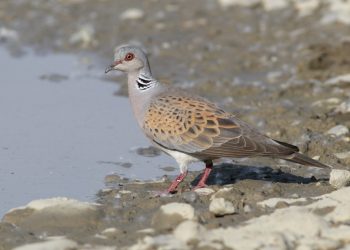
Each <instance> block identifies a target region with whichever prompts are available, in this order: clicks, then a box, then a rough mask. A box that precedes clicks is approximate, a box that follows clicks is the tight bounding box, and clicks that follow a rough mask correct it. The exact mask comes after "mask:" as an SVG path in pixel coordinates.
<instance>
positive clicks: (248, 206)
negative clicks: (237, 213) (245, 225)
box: [243, 204, 252, 213]
mask: <svg viewBox="0 0 350 250" xmlns="http://www.w3.org/2000/svg"><path fill="white" fill-rule="evenodd" d="M243 211H244V212H245V213H250V212H251V211H252V207H251V206H250V205H248V204H246V205H244V207H243Z"/></svg>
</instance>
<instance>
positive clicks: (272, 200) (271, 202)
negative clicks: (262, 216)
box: [257, 198, 307, 208]
mask: <svg viewBox="0 0 350 250" xmlns="http://www.w3.org/2000/svg"><path fill="white" fill-rule="evenodd" d="M305 201H307V199H306V198H290V199H288V198H270V199H267V200H263V201H260V202H258V203H257V205H258V206H261V207H270V208H275V207H276V206H277V205H278V204H279V203H280V204H281V203H285V204H288V205H291V204H293V203H296V202H305Z"/></svg>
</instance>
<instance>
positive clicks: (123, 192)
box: [119, 190, 132, 194]
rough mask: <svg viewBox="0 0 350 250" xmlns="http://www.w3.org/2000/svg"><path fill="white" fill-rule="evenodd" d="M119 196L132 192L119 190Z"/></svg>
mask: <svg viewBox="0 0 350 250" xmlns="http://www.w3.org/2000/svg"><path fill="white" fill-rule="evenodd" d="M119 193H120V194H131V193H132V192H131V191H130V190H120V191H119Z"/></svg>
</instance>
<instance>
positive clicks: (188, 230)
mask: <svg viewBox="0 0 350 250" xmlns="http://www.w3.org/2000/svg"><path fill="white" fill-rule="evenodd" d="M204 231H205V228H204V227H203V226H202V225H201V224H199V223H198V222H195V221H191V220H186V221H184V222H182V223H181V224H180V225H178V226H177V227H176V228H175V230H174V236H175V238H176V239H178V240H180V241H183V242H185V243H188V242H190V241H198V240H199V239H200V236H201V235H202V234H203V233H204Z"/></svg>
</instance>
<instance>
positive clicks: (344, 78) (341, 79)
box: [325, 74, 350, 85]
mask: <svg viewBox="0 0 350 250" xmlns="http://www.w3.org/2000/svg"><path fill="white" fill-rule="evenodd" d="M349 82H350V74H345V75H340V76H336V77H333V78H331V79H328V80H327V81H326V82H325V84H326V85H339V84H343V83H349Z"/></svg>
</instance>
